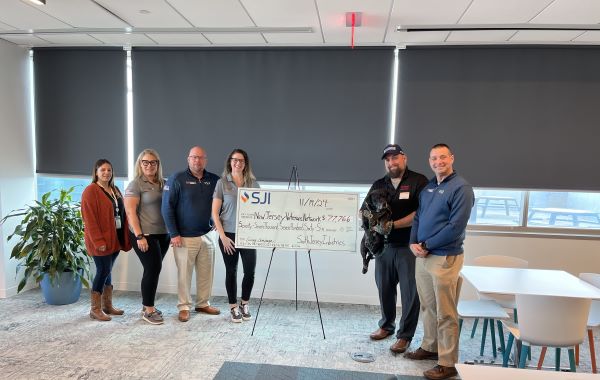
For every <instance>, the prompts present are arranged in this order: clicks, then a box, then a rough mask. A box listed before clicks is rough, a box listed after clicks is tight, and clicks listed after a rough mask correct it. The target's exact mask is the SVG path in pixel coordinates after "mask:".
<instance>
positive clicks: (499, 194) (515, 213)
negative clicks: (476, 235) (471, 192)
mask: <svg viewBox="0 0 600 380" xmlns="http://www.w3.org/2000/svg"><path fill="white" fill-rule="evenodd" d="M523 196H524V192H523V191H519V190H497V189H475V205H474V206H473V210H472V211H471V219H470V220H469V224H480V225H496V226H520V225H521V219H522V209H523Z"/></svg>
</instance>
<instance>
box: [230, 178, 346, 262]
mask: <svg viewBox="0 0 600 380" xmlns="http://www.w3.org/2000/svg"><path fill="white" fill-rule="evenodd" d="M237 205H238V207H237V227H236V232H235V240H236V241H235V246H236V247H239V248H280V249H306V250H327V251H348V252H356V244H357V228H358V194H356V193H330V192H308V191H295V190H267V189H249V188H240V189H238V202H237Z"/></svg>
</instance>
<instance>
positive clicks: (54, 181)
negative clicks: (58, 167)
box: [37, 175, 125, 202]
mask: <svg viewBox="0 0 600 380" xmlns="http://www.w3.org/2000/svg"><path fill="white" fill-rule="evenodd" d="M91 181H92V180H91V177H51V176H45V175H38V176H37V199H41V198H42V195H43V194H44V193H47V192H48V191H51V190H56V189H68V188H70V187H71V186H75V189H74V190H73V194H72V196H73V200H74V201H77V202H79V201H81V193H83V190H84V189H85V187H86V186H87V185H89V184H90V183H91ZM115 185H116V186H117V187H118V188H119V190H121V191H124V189H125V181H124V180H122V179H117V178H115ZM53 195H56V194H53Z"/></svg>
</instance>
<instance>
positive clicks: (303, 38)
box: [263, 29, 323, 45]
mask: <svg viewBox="0 0 600 380" xmlns="http://www.w3.org/2000/svg"><path fill="white" fill-rule="evenodd" d="M313 30H314V29H313ZM263 35H264V36H265V38H266V40H267V42H268V43H270V44H290V45H295V44H309V45H319V44H322V43H323V38H322V36H321V31H320V30H316V31H313V32H312V33H263Z"/></svg>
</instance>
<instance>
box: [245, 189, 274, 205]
mask: <svg viewBox="0 0 600 380" xmlns="http://www.w3.org/2000/svg"><path fill="white" fill-rule="evenodd" d="M240 198H241V199H242V202H244V203H246V202H248V201H250V203H252V204H261V205H264V204H268V205H270V204H271V193H270V192H267V191H265V192H263V193H262V197H261V192H260V191H253V192H251V193H250V194H248V193H247V192H245V191H244V192H243V193H242V195H241V197H240Z"/></svg>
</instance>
